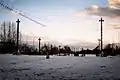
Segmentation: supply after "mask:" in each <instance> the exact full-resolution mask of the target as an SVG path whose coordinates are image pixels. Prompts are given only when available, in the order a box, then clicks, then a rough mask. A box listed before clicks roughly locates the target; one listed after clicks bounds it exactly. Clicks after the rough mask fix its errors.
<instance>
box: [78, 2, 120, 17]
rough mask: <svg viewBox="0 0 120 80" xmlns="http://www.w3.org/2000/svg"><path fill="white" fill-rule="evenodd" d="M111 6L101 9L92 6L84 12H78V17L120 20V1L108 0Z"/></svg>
mask: <svg viewBox="0 0 120 80" xmlns="http://www.w3.org/2000/svg"><path fill="white" fill-rule="evenodd" d="M108 4H109V6H107V7H99V6H98V5H92V6H90V7H88V8H85V10H83V11H78V12H77V15H83V14H84V15H95V16H103V17H107V18H112V19H120V8H119V7H120V0H108Z"/></svg>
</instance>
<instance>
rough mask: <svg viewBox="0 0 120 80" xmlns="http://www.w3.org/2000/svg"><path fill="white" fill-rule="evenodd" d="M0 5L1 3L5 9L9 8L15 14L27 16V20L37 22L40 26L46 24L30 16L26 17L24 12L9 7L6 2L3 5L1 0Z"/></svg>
mask: <svg viewBox="0 0 120 80" xmlns="http://www.w3.org/2000/svg"><path fill="white" fill-rule="evenodd" d="M0 5H1V6H2V7H4V8H5V9H7V10H9V11H11V12H14V13H16V14H18V15H20V16H22V17H24V18H27V19H28V20H30V21H33V22H35V23H37V24H39V25H41V26H43V27H45V26H46V25H44V24H42V23H40V22H38V21H36V20H34V19H32V18H31V17H28V16H27V15H25V14H24V13H21V12H20V11H19V10H18V9H14V8H11V7H10V6H9V5H8V4H7V5H5V4H4V1H3V0H0Z"/></svg>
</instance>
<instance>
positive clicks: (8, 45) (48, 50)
mask: <svg viewBox="0 0 120 80" xmlns="http://www.w3.org/2000/svg"><path fill="white" fill-rule="evenodd" d="M19 37H20V39H19V52H20V54H27V55H46V54H49V55H59V56H60V55H64V56H67V55H70V54H74V56H79V54H82V56H85V54H95V55H96V56H100V55H101V51H100V49H99V46H97V47H96V48H95V49H93V50H89V49H87V50H84V49H82V50H81V51H72V50H71V48H70V47H69V46H67V45H66V46H63V47H61V46H55V45H52V44H49V45H47V44H44V45H43V46H41V48H40V52H39V51H38V49H37V48H36V47H35V46H32V45H29V44H27V43H23V42H22V33H21V32H20V35H19ZM16 42H17V29H16V24H15V23H14V22H3V23H1V24H0V53H1V54H5V53H9V54H14V53H16V52H17V51H16V50H17V45H16ZM109 55H110V56H116V55H120V46H119V45H118V44H107V45H106V46H105V48H104V49H103V54H102V56H109Z"/></svg>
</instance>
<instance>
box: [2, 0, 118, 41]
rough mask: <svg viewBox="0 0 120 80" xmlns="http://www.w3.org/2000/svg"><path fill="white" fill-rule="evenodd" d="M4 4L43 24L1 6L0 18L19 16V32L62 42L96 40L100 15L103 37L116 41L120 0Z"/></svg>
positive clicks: (12, 1) (9, 1)
mask: <svg viewBox="0 0 120 80" xmlns="http://www.w3.org/2000/svg"><path fill="white" fill-rule="evenodd" d="M4 1H5V2H4V3H5V4H9V5H10V6H11V7H13V8H15V9H18V10H20V11H21V12H22V13H24V14H25V15H27V16H29V17H31V18H32V19H34V20H36V21H39V22H41V23H43V24H45V25H46V27H42V26H41V25H39V24H36V23H34V22H32V21H30V20H28V19H25V18H23V17H21V16H18V15H16V14H14V13H11V12H9V11H7V10H5V9H4V8H2V7H0V15H1V18H0V20H1V22H2V21H14V22H15V21H16V19H17V18H20V20H21V23H20V30H21V32H22V33H24V34H27V35H32V36H40V37H42V39H43V40H50V41H51V40H54V41H58V42H61V43H76V42H80V41H87V42H95V43H96V42H97V40H98V38H100V23H99V19H100V18H101V17H103V19H104V20H105V22H104V24H103V25H104V26H103V27H104V41H105V42H117V41H118V31H119V30H115V29H113V28H114V27H119V21H120V20H119V19H120V13H119V12H120V0H4Z"/></svg>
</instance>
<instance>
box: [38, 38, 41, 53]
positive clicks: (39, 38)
mask: <svg viewBox="0 0 120 80" xmlns="http://www.w3.org/2000/svg"><path fill="white" fill-rule="evenodd" d="M38 40H39V54H40V41H41V38H39V39H38Z"/></svg>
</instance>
